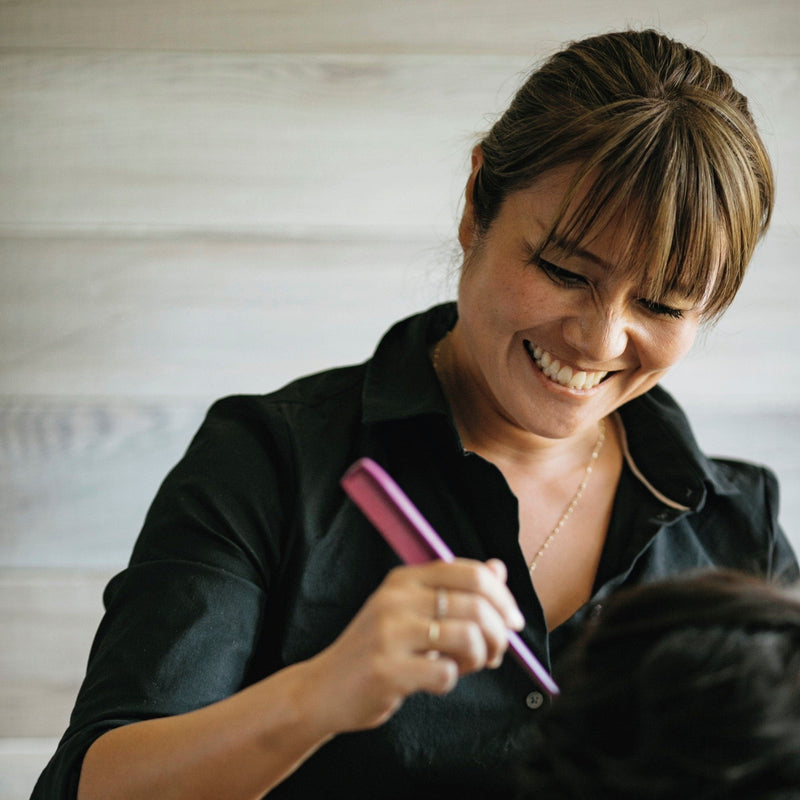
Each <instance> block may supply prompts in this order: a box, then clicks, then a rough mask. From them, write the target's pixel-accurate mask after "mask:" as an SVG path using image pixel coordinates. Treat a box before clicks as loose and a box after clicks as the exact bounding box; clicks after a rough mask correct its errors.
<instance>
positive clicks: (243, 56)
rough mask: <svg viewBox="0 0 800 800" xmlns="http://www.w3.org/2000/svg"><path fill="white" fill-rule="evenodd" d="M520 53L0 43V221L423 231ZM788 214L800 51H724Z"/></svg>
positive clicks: (510, 83) (98, 227)
mask: <svg viewBox="0 0 800 800" xmlns="http://www.w3.org/2000/svg"><path fill="white" fill-rule="evenodd" d="M527 66H528V60H527V59H525V58H522V57H518V56H506V55H503V56H482V57H476V56H457V55H456V56H396V55H382V56H378V55H375V56H372V55H351V56H342V55H340V54H338V55H337V54H331V55H320V56H313V55H274V54H253V53H174V52H164V53H162V52H95V51H88V52H87V51H78V52H73V51H53V50H48V51H44V52H39V51H6V52H5V53H2V54H0V103H2V108H3V125H2V126H0V184H2V185H3V186H4V187H5V191H3V192H2V193H0V230H3V229H5V230H6V231H12V232H13V231H16V230H23V231H25V230H32V231H35V232H41V231H48V230H64V229H74V230H80V231H90V232H108V231H112V232H114V231H126V232H131V231H133V232H136V231H145V232H153V231H162V232H174V231H176V230H178V231H189V232H196V231H203V232H209V231H211V232H214V231H216V232H225V233H239V234H247V233H252V232H257V233H259V234H262V235H263V234H268V235H278V236H281V235H287V234H289V235H305V236H308V235H319V232H327V234H328V235H331V231H334V232H336V231H339V232H349V235H361V234H365V233H366V234H369V233H370V232H375V231H377V232H379V233H380V235H394V236H397V235H409V232H410V235H413V236H434V235H442V234H443V233H444V232H446V231H451V230H452V226H453V222H454V219H455V217H456V215H457V208H458V205H459V202H460V199H461V193H462V189H463V185H464V181H465V176H466V174H467V167H468V160H469V159H468V156H469V151H470V148H471V146H472V144H473V143H474V141H475V135H476V132H479V131H481V130H483V129H485V128H486V127H487V126H488V122H489V120H490V119H491V117H492V115H493V114H495V113H497V112H499V111H500V110H501V109H502V108H503V107H504V106H505V104H506V102H507V100H508V99H509V97H510V96H511V94H512V93H513V91H514V90H515V89H516V87H517V85H518V83H519V82H520V80H521V78H522V76H523V74H524V72H525V69H526V67H527ZM731 68H732V71H733V72H734V74H735V75H736V76H737V78H738V79H739V84H740V85H741V87H742V89H743V90H744V91H745V92H746V93H747V94H749V95H751V96H752V97H753V98H754V99H755V103H754V109H755V112H756V114H757V115H758V117H759V119H760V120H761V121H762V122H763V125H762V127H763V132H764V136H765V139H766V141H767V143H768V145H769V147H770V148H771V150H772V151H773V152H774V153H775V156H776V162H777V166H778V169H779V178H780V188H781V190H780V193H779V200H778V202H779V207H778V211H777V213H776V222H777V224H779V225H781V224H796V222H797V220H799V219H800V133H798V126H797V124H796V115H797V104H796V98H797V97H798V96H800V58H797V57H795V58H776V57H769V58H750V59H747V58H742V57H739V58H737V59H732V60H731Z"/></svg>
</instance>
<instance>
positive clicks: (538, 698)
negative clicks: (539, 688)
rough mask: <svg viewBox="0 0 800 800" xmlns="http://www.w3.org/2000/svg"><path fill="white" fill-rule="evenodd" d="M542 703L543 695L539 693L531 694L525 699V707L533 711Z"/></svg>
mask: <svg viewBox="0 0 800 800" xmlns="http://www.w3.org/2000/svg"><path fill="white" fill-rule="evenodd" d="M542 703H544V695H543V694H542V693H541V692H531V693H530V694H529V695H528V696H527V697H526V698H525V705H526V706H528V708H530V709H532V710H533V711H535V710H536V709H537V708H539V707H540V706H541V705H542Z"/></svg>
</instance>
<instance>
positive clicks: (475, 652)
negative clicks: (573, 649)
mask: <svg viewBox="0 0 800 800" xmlns="http://www.w3.org/2000/svg"><path fill="white" fill-rule="evenodd" d="M504 579H505V566H504V565H503V564H502V563H501V562H499V561H494V562H490V563H489V564H481V563H480V562H476V561H469V560H466V559H460V560H457V561H456V562H453V563H450V564H444V563H441V562H439V563H432V564H428V565H424V566H421V567H410V568H409V567H405V568H400V569H398V570H396V571H395V573H394V574H392V575H390V577H389V579H387V583H388V584H389V585H390V586H392V585H394V586H395V587H396V589H397V591H398V594H397V595H396V596H395V595H394V594H393V593H387V594H386V595H385V598H386V602H388V603H394V602H397V598H399V597H400V596H402V597H403V604H404V607H405V610H406V612H407V613H408V615H409V616H408V617H407V618H406V621H407V623H408V624H409V625H413V626H414V631H415V632H414V633H413V634H411V635H410V639H411V640H412V641H413V647H414V649H415V651H416V652H419V653H424V652H427V651H436V652H437V653H439V654H440V655H441V656H444V657H448V658H451V659H452V660H453V661H455V662H456V664H457V666H458V670H459V673H460V674H465V673H468V672H474V671H476V670H479V669H482V668H484V667H486V666H489V667H497V666H499V665H500V663H501V662H502V658H503V654H504V653H505V650H506V648H507V646H508V633H507V628H509V627H510V628H514V629H520V628H521V627H522V626H523V625H524V620H523V618H522V615H521V613H520V611H519V609H518V608H517V604H516V602H515V601H514V598H513V597H512V595H511V593H510V592H509V590H508V588H507V587H506V586H505V584H504V583H503V581H504ZM432 623H435V625H434V624H432ZM433 632H435V636H432V633H433Z"/></svg>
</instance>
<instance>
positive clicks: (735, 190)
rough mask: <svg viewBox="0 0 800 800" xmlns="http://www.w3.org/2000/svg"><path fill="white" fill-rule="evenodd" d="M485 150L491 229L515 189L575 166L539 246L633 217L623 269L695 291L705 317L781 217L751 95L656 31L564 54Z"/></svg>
mask: <svg viewBox="0 0 800 800" xmlns="http://www.w3.org/2000/svg"><path fill="white" fill-rule="evenodd" d="M480 148H481V152H482V154H483V164H482V165H481V168H480V170H479V171H478V173H477V175H476V176H475V183H474V189H473V202H474V224H475V229H476V231H477V232H478V233H479V234H485V233H486V232H487V231H489V229H490V227H491V224H492V221H493V220H494V219H495V217H496V216H497V213H498V211H499V209H500V206H501V205H502V203H503V201H504V200H505V198H506V197H508V195H509V194H511V193H513V192H515V191H520V190H525V189H528V188H530V187H531V186H532V185H533V184H534V183H535V181H536V180H537V178H539V177H540V176H542V175H543V174H544V173H546V172H547V171H548V170H552V169H554V168H557V167H561V166H565V165H575V166H577V167H578V169H577V172H576V174H575V177H574V180H573V184H572V186H571V187H570V189H569V190H568V192H567V194H566V197H565V198H564V202H563V204H562V206H561V209H560V212H559V213H558V214H557V215H556V219H555V222H554V224H553V226H552V229H551V230H550V232H549V236H548V237H547V238H545V240H544V241H543V242H542V243H541V245H540V249H544V247H545V246H546V245H547V244H548V242H549V241H552V240H553V239H554V237H556V236H557V237H558V239H559V241H566V242H568V243H573V244H574V245H576V246H579V245H580V244H581V243H584V242H587V241H590V239H591V236H592V235H593V234H595V233H599V232H600V231H601V230H602V229H603V227H604V226H605V225H607V224H608V223H610V222H613V221H615V220H618V219H620V218H623V219H625V220H626V221H627V222H628V224H629V225H630V227H631V236H630V239H629V240H628V244H627V252H625V253H624V254H623V262H624V263H622V264H621V265H620V267H621V268H622V269H623V270H625V271H626V272H627V273H628V274H635V275H636V277H637V279H639V280H640V281H641V282H642V289H643V291H644V292H645V294H646V296H648V297H652V298H654V299H658V298H660V297H666V296H668V295H669V294H670V293H673V292H674V293H677V294H679V295H681V296H685V297H688V298H690V299H692V300H695V301H697V302H698V303H700V304H701V309H702V311H703V314H704V316H705V318H706V319H714V318H716V317H717V316H719V314H721V313H722V312H723V311H724V310H725V309H726V308H727V306H728V305H730V303H731V301H732V300H733V297H734V296H735V294H736V292H737V290H738V288H739V286H740V284H741V281H742V278H743V277H744V272H745V268H746V266H747V263H748V261H749V260H750V257H751V256H752V254H753V250H754V248H755V246H756V244H757V242H758V240H759V238H760V237H761V235H762V234H763V233H764V231H765V229H766V227H767V225H768V223H769V219H770V216H771V213H772V206H773V197H774V187H773V176H772V170H771V166H770V162H769V156H768V154H767V152H766V149H765V147H764V144H763V142H762V141H761V139H760V137H759V135H758V132H757V130H756V126H755V124H754V121H753V118H752V116H751V113H750V110H749V108H748V104H747V99H746V98H745V97H744V96H743V95H742V94H740V93H739V92H738V91H737V90H736V89H735V87H734V85H733V82H732V80H731V78H730V76H729V75H728V74H727V73H726V72H725V71H724V70H722V69H720V68H719V67H718V66H716V65H715V64H713V63H712V62H711V61H710V60H709V59H708V58H706V57H705V56H704V55H702V54H701V53H699V52H697V51H695V50H693V49H691V48H688V47H686V46H685V45H683V44H681V43H679V42H676V41H674V40H673V39H670V38H669V37H667V36H664V35H663V34H660V33H658V32H657V31H652V30H648V31H623V32H619V33H609V34H604V35H602V36H597V37H592V38H589V39H584V40H582V41H579V42H574V43H572V44H571V45H570V46H569V47H567V48H566V49H565V50H563V51H561V52H559V53H556V54H555V55H553V56H552V57H550V58H549V59H548V60H547V61H545V62H544V64H543V65H542V66H541V67H540V68H539V69H537V70H535V71H534V72H533V73H532V74H531V75H530V77H529V78H528V79H527V81H526V82H525V83H524V84H523V85H522V87H521V88H520V89H519V91H518V92H517V94H516V96H515V97H514V99H513V100H512V102H511V104H510V106H509V108H508V109H507V110H506V112H505V113H504V114H503V115H502V116H501V117H500V118H499V119H498V120H497V122H496V123H495V124H494V125H493V126H492V128H491V130H490V131H489V133H488V134H487V135H486V136H485V137H484V139H483V140H482V141H481V143H480ZM587 186H588V187H591V190H590V191H588V192H586V191H584V192H583V196H584V199H583V200H582V201H581V202H580V203H579V204H577V208H576V207H573V208H570V213H569V215H567V214H566V212H567V209H568V207H569V205H570V202H571V201H572V200H573V199H574V198H576V197H578V196H581V190H582V189H584V188H585V187H587ZM567 216H568V218H567Z"/></svg>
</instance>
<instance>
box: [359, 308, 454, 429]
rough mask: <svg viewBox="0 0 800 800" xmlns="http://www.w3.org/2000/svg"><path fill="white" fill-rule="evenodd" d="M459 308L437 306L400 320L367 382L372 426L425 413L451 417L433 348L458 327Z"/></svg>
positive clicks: (367, 413)
mask: <svg viewBox="0 0 800 800" xmlns="http://www.w3.org/2000/svg"><path fill="white" fill-rule="evenodd" d="M456 317H457V311H456V304H455V303H445V304H443V305H439V306H434V307H433V308H431V309H429V310H428V311H425V312H423V313H421V314H416V315H415V316H413V317H409V318H408V319H404V320H402V321H401V322H398V323H397V324H396V325H394V326H393V327H392V328H390V329H389V331H388V332H387V333H386V335H385V336H384V337H383V338H382V339H381V341H380V342H379V344H378V347H377V349H376V350H375V354H374V355H373V357H372V359H371V361H370V362H369V364H368V365H367V371H366V376H365V380H364V395H363V402H364V412H363V421H364V422H365V423H366V424H370V423H373V422H383V421H387V420H394V419H405V418H408V417H415V416H420V415H423V414H445V415H447V416H449V413H450V412H449V409H448V405H447V401H446V400H445V397H444V394H443V393H442V389H441V387H440V385H439V381H438V380H437V378H436V373H435V372H434V371H433V365H432V364H431V361H430V358H429V356H428V350H429V348H430V347H431V345H433V343H434V342H436V341H438V340H439V339H441V338H442V337H443V336H444V335H445V334H446V333H447V331H448V330H450V328H452V327H453V325H455V322H456Z"/></svg>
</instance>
